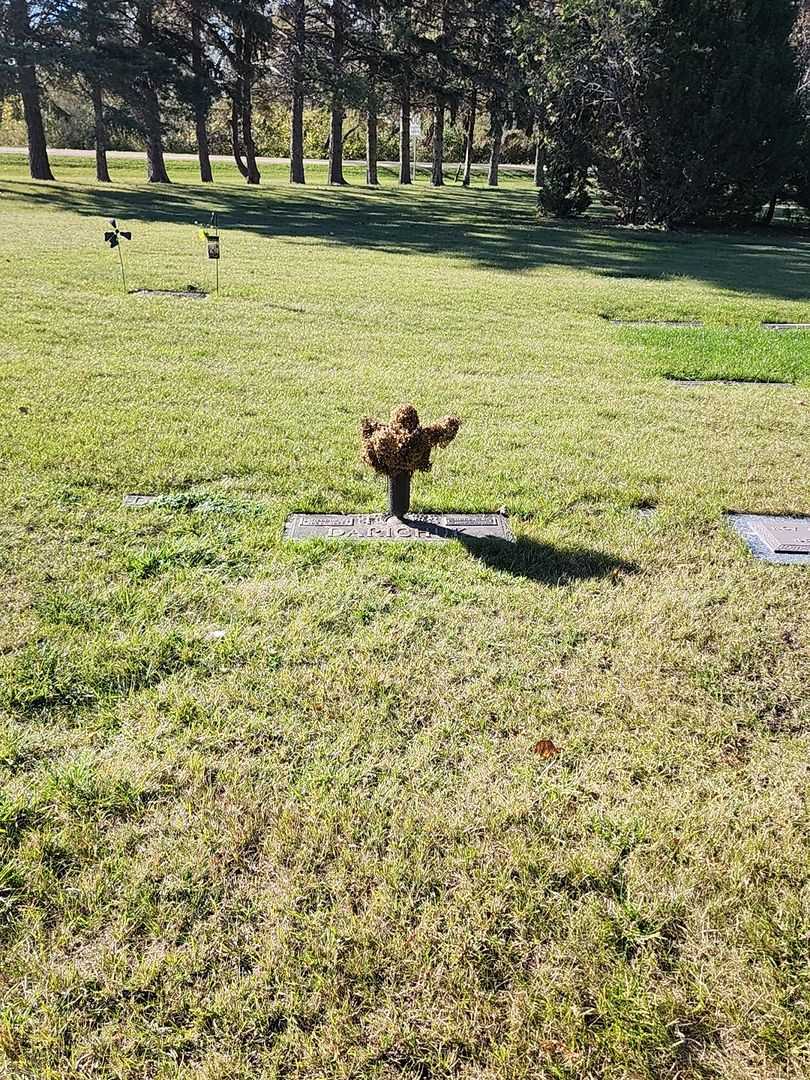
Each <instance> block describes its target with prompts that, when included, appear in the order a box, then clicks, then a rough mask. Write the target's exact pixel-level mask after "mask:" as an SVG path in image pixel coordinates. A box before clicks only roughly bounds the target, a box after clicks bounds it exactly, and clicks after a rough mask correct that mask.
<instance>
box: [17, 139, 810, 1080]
mask: <svg viewBox="0 0 810 1080" xmlns="http://www.w3.org/2000/svg"><path fill="white" fill-rule="evenodd" d="M54 165H55V171H56V174H57V176H58V178H59V179H58V180H57V182H56V183H55V184H33V183H31V182H30V181H27V180H26V179H25V170H24V168H23V162H22V161H21V160H17V159H13V158H5V159H0V440H1V441H0V584H1V585H2V598H3V603H2V605H0V789H2V795H1V796H0V836H2V837H3V845H4V846H3V848H2V854H3V860H4V861H3V868H2V869H0V933H1V934H2V940H1V941H0V1075H2V1076H5V1075H8V1076H9V1077H11V1078H14V1080H18V1078H25V1080H28V1078H31V1080H34V1078H35V1080H56V1078H58V1080H66V1078H68V1077H70V1078H77V1080H78V1078H82V1080H87V1078H94V1080H95V1078H98V1080H109V1078H127V1080H142V1078H145V1077H150V1078H153V1077H154V1078H158V1080H169V1078H171V1080H181V1078H182V1080H192V1078H193V1080H197V1078H203V1080H247V1078H251V1080H253V1078H257V1080H258V1078H262V1080H264V1078H270V1077H279V1078H282V1077H283V1078H285V1080H287V1078H308V1080H309V1078H312V1080H315V1078H317V1080H321V1078H335V1080H337V1078H345V1080H348V1078H349V1077H351V1078H363V1080H365V1078H394V1077H396V1078H414V1080H416V1078H418V1080H438V1078H450V1077H452V1078H460V1080H502V1078H504V1080H512V1078H515V1080H517V1078H520V1080H546V1078H548V1080H551V1078H556V1080H559V1078H566V1080H585V1078H589V1077H598V1078H600V1080H601V1078H610V1080H613V1078H615V1080H620V1078H621V1080H625V1078H626V1080H636V1078H650V1080H658V1078H662V1077H668V1078H676V1077H677V1078H687V1077H689V1078H691V1077H695V1078H704V1077H722V1078H723V1080H778V1078H785V1080H788V1078H791V1080H793V1078H798V1077H800V1076H803V1075H805V1074H806V1073H807V1071H808V1070H809V1069H810V1004H809V1001H810V998H809V996H808V968H807V957H808V953H807V943H808V930H809V929H810V920H808V906H807V901H808V865H810V860H809V859H808V854H809V853H808V843H807V836H808V825H809V824H810V822H808V814H807V803H806V795H807V790H808V765H807V761H808V748H809V747H808V742H809V741H810V740H808V720H809V719H810V690H809V687H810V568H807V567H801V566H796V567H783V566H782V567H780V566H771V565H767V564H765V563H761V562H755V561H754V560H753V559H752V558H751V557H750V555H749V554H748V553H747V551H746V549H744V547H743V546H742V544H741V542H740V541H739V540H738V539H737V537H736V535H735V534H734V533H733V532H732V531H731V530H730V529H729V528H728V526H727V524H726V522H725V521H724V517H723V514H724V511H726V510H729V509H746V510H752V511H762V512H779V513H810V491H809V485H808V474H809V470H808V430H809V429H810V333H807V334H803V333H801V332H795V333H786V334H778V333H769V332H767V331H765V330H763V329H761V327H760V323H761V321H763V320H784V321H801V322H810V297H809V296H808V293H810V240H808V239H807V238H806V237H801V236H798V235H792V234H790V233H788V232H783V231H779V230H774V231H773V232H771V233H767V232H764V231H762V232H750V233H737V234H729V235H717V234H709V233H705V234H674V235H671V236H666V235H662V234H656V233H649V232H632V231H626V230H625V231H623V230H619V229H616V228H613V227H611V226H609V225H607V224H605V223H604V221H603V220H602V219H601V218H600V217H598V216H596V215H595V216H592V217H591V218H590V219H588V220H587V221H585V222H582V223H579V224H554V223H549V222H545V223H543V222H540V221H538V220H537V218H536V216H535V212H534V195H533V191H532V189H531V186H530V184H529V183H528V182H527V181H526V180H525V179H523V178H520V177H516V176H510V175H507V177H506V180H505V183H504V185H503V186H502V188H501V189H500V190H498V191H489V190H487V189H486V188H485V187H484V186H483V182H482V181H481V180H479V181H478V182H477V183H476V186H474V187H473V189H471V190H470V191H464V190H463V189H462V188H461V187H460V186H459V185H455V184H453V183H448V186H447V187H446V188H445V189H444V190H442V191H433V190H431V189H430V188H428V187H427V186H426V185H425V184H424V183H420V184H419V185H418V187H417V188H416V189H414V190H409V191H405V190H401V189H398V188H397V187H396V186H395V185H394V182H393V178H392V177H391V176H390V175H386V176H384V177H383V180H384V185H383V187H382V189H381V190H380V191H376V192H374V191H370V190H369V189H367V188H365V187H363V186H362V182H361V181H362V177H361V175H360V174H359V173H356V172H355V173H353V174H350V177H349V178H350V179H351V180H352V181H353V183H352V184H351V186H349V187H347V188H345V189H339V190H335V189H329V188H328V187H325V186H318V185H319V182H321V181H322V180H323V174H322V172H318V171H317V170H312V171H311V174H310V178H311V180H312V181H313V182H312V183H310V184H309V185H308V186H307V187H306V188H305V189H303V190H301V189H297V190H296V189H291V188H289V187H288V185H287V184H286V183H285V170H283V169H281V168H280V167H277V168H274V169H272V170H270V172H269V173H268V175H267V177H266V179H268V180H269V182H268V183H267V184H266V185H263V186H262V187H261V188H259V189H258V190H247V189H245V188H244V187H243V186H242V184H241V182H238V177H237V176H236V174H235V172H234V171H233V170H230V169H225V168H223V167H220V169H219V176H218V180H219V183H218V184H217V185H216V186H214V187H209V188H205V187H203V186H202V185H199V184H195V183H194V172H193V169H192V168H191V167H190V166H187V165H177V164H173V165H172V166H171V172H172V175H173V176H174V177H175V179H176V180H177V181H179V182H178V183H176V184H174V185H173V186H172V187H171V188H169V189H167V190H157V189H155V188H153V187H148V186H147V185H145V184H143V183H142V182H141V171H140V166H138V165H137V164H136V163H132V162H126V163H121V162H115V163H114V176H115V184H114V186H112V187H107V188H101V187H98V186H96V185H95V184H93V183H92V173H91V171H90V168H91V165H92V163H91V162H90V161H81V160H75V159H73V160H66V159H55V162H54ZM449 179H450V180H452V177H450V178H449ZM212 210H216V211H217V212H218V213H219V215H220V220H221V223H222V226H223V258H222V261H221V290H220V294H219V296H218V297H217V296H213V295H209V296H208V297H207V298H206V299H202V300H186V299H178V298H172V297H149V296H143V295H135V294H125V293H124V292H123V291H122V288H121V281H120V276H119V269H118V263H117V257H116V254H115V252H111V251H110V250H109V249H107V248H106V247H105V245H104V243H103V232H104V229H105V222H106V219H107V218H109V217H111V216H115V217H116V218H118V219H119V220H120V222H121V224H122V225H123V226H124V227H126V228H131V230H132V232H133V240H132V241H131V243H129V244H127V245H126V246H125V250H124V258H125V260H126V268H127V274H128V287H129V288H131V289H133V290H134V289H141V288H145V289H182V288H185V287H186V286H187V285H189V284H193V285H195V286H197V287H199V288H202V289H204V290H209V291H210V290H211V289H212V288H213V273H212V264H211V263H208V262H207V261H206V260H205V257H204V245H203V244H202V242H201V241H200V240H199V238H198V236H197V229H196V227H195V224H194V223H195V222H206V221H207V220H208V216H209V214H210V212H211V211H212ZM611 319H631V320H632V319H639V320H644V319H695V320H701V321H702V322H703V323H704V324H705V325H704V328H702V329H667V328H655V327H652V328H650V327H641V328H638V327H635V328H633V327H621V326H619V325H615V324H614V323H613V322H611V321H610V320H611ZM668 376H669V377H675V378H676V379H696V380H763V381H747V382H746V381H743V382H734V381H731V382H726V381H717V382H703V381H698V382H696V383H694V384H688V383H687V384H684V383H681V382H678V381H673V379H672V378H668ZM401 401H412V402H414V403H415V404H416V405H417V406H418V408H419V409H420V411H421V412H422V413H423V415H424V416H425V417H426V418H428V419H430V418H433V417H436V416H439V415H443V414H445V413H448V412H457V413H458V415H460V416H461V417H462V419H463V427H462V430H461V433H460V434H459V437H458V439H457V440H456V441H455V443H453V444H452V446H451V447H449V448H448V449H447V450H445V451H440V452H439V453H438V455H437V461H436V465H435V469H434V472H433V473H431V474H429V475H427V476H420V477H419V478H418V479H417V480H416V481H415V482H414V505H415V508H416V509H419V510H443V509H454V510H464V511H468V510H492V509H496V508H497V507H499V506H502V505H504V506H506V507H507V508H508V509H509V512H510V514H511V515H512V525H513V528H514V531H515V533H516V534H517V536H518V544H517V547H516V549H515V550H514V552H513V553H509V552H506V553H505V552H504V550H494V549H493V550H489V549H484V550H481V551H478V552H475V553H473V552H470V551H467V550H464V549H462V548H461V547H459V546H457V545H455V544H451V545H446V546H445V545H435V546H434V545H424V546H418V545H407V544H406V545H377V546H373V545H366V544H360V545H355V546H352V545H348V544H347V545H341V544H339V543H331V544H330V543H314V544H297V545H296V544H292V543H285V542H283V541H282V540H281V529H282V524H283V521H284V519H285V517H286V516H287V514H289V513H290V512H292V511H295V510H335V511H343V512H345V511H350V510H362V511H374V510H378V509H381V508H382V507H383V505H384V488H383V485H382V483H381V481H380V480H379V478H377V477H375V476H374V475H373V474H371V473H369V472H368V471H367V470H365V469H364V468H363V467H362V465H361V464H360V460H359V447H358V436H357V425H358V421H359V418H360V417H361V416H362V415H364V414H366V413H371V414H374V415H385V414H387V413H388V411H389V410H390V407H391V406H392V405H393V404H396V403H398V402H401ZM129 492H143V493H154V494H163V495H166V496H172V497H173V498H168V499H166V500H164V504H163V505H160V506H158V507H155V508H148V509H141V510H128V509H125V508H124V507H123V506H122V497H123V495H124V494H125V493H129ZM642 508H647V509H650V508H653V509H654V511H655V512H654V513H652V514H642V513H640V512H639V511H640V509H642ZM543 739H549V740H552V741H553V742H554V743H555V744H556V746H557V747H559V749H560V753H559V756H557V757H552V758H544V757H541V756H539V755H538V754H535V753H533V747H534V746H535V744H536V743H537V742H538V740H543Z"/></svg>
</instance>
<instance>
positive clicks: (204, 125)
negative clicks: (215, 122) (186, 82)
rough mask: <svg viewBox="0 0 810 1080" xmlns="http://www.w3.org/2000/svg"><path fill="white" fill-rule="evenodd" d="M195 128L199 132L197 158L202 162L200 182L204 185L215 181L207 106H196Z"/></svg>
mask: <svg viewBox="0 0 810 1080" xmlns="http://www.w3.org/2000/svg"><path fill="white" fill-rule="evenodd" d="M194 127H195V130H196V132H197V157H198V159H199V162H200V180H202V182H203V183H204V184H211V183H213V181H214V174H213V172H212V171H211V153H210V150H209V148H208V117H207V115H206V110H205V106H200V105H195V106H194Z"/></svg>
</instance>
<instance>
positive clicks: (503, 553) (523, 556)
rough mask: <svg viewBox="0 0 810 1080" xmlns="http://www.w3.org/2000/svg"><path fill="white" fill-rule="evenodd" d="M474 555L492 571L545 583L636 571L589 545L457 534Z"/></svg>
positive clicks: (463, 544) (560, 583)
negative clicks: (571, 545) (550, 543)
mask: <svg viewBox="0 0 810 1080" xmlns="http://www.w3.org/2000/svg"><path fill="white" fill-rule="evenodd" d="M459 540H460V542H461V544H462V546H463V547H464V549H465V550H466V551H467V552H469V554H470V555H472V556H473V558H475V559H477V560H478V561H479V562H482V563H484V564H485V565H486V566H489V567H491V568H492V569H493V570H500V571H502V572H503V573H506V574H512V575H513V576H514V577H522V578H527V579H528V580H529V581H540V582H542V583H543V584H544V585H568V584H570V583H571V582H573V581H584V580H587V579H589V578H605V577H610V578H614V579H615V578H618V577H619V576H620V575H621V574H634V573H636V572H637V571H638V566H637V565H636V564H635V563H630V562H626V561H625V560H623V559H617V558H615V557H614V556H612V555H606V554H605V553H604V552H601V551H594V550H592V549H590V548H557V547H552V546H551V545H549V544H540V543H538V542H537V541H536V540H528V539H526V538H523V537H521V538H520V539H519V540H517V541H516V542H513V541H509V540H498V539H495V538H488V539H480V538H479V537H471V536H459Z"/></svg>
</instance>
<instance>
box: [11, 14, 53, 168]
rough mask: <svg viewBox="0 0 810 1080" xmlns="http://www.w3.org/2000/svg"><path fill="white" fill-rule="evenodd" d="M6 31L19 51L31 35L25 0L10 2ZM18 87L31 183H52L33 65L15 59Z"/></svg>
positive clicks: (22, 49) (24, 46)
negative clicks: (26, 136) (9, 33)
mask: <svg viewBox="0 0 810 1080" xmlns="http://www.w3.org/2000/svg"><path fill="white" fill-rule="evenodd" d="M9 29H10V31H11V35H10V36H11V40H12V42H13V44H14V45H16V46H17V47H18V48H19V49H20V50H21V51H22V52H23V57H24V55H25V54H24V50H25V48H26V46H27V44H28V39H29V38H30V36H31V23H30V20H29V16H28V3H27V0H12V3H11V5H10V8H9ZM17 84H18V86H19V90H20V97H21V98H22V103H23V115H24V117H25V129H26V132H27V133H28V168H29V170H30V173H31V179H32V180H53V173H52V172H51V166H50V162H49V161H48V146H47V143H46V141H45V125H44V123H43V122H42V103H41V101H40V94H39V83H38V82H37V72H36V68H35V67H34V65H33V64H32V63H30V62H28V61H27V60H25V59H23V60H22V62H20V59H19V58H18V59H17Z"/></svg>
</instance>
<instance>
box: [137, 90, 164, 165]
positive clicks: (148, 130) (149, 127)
mask: <svg viewBox="0 0 810 1080" xmlns="http://www.w3.org/2000/svg"><path fill="white" fill-rule="evenodd" d="M142 101H143V106H142V107H143V113H142V115H143V122H144V139H145V142H146V179H147V180H148V182H149V183H150V184H170V183H171V180H170V179H169V174H168V173H167V172H166V161H165V159H164V157H163V128H162V125H161V122H160V104H159V102H158V96H157V92H156V91H155V90H154V89H153V88H152V87H151V86H150V87H148V88H147V89H146V90H145V91H144V94H143V98H142Z"/></svg>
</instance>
